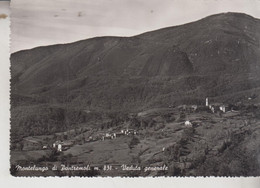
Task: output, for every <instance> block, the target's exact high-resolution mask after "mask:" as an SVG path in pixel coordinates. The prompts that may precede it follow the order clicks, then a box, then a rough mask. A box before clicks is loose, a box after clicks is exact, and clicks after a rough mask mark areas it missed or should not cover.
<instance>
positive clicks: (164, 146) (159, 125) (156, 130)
mask: <svg viewBox="0 0 260 188" xmlns="http://www.w3.org/2000/svg"><path fill="white" fill-rule="evenodd" d="M248 100H249V99H248ZM242 115H243V116H244V117H242ZM130 117H131V118H130V119H128V121H125V122H122V124H121V125H120V126H116V127H110V128H107V129H103V128H101V127H97V126H93V127H89V126H85V125H82V126H81V127H77V128H75V129H71V130H67V131H65V132H59V133H55V134H54V135H41V136H30V137H26V138H23V141H22V144H21V143H18V144H17V145H18V146H17V147H16V150H15V152H17V153H20V155H19V157H18V158H16V159H11V160H13V162H14V163H15V162H17V161H18V162H19V161H21V160H24V156H25V155H26V152H36V153H37V155H35V160H38V158H41V157H42V156H43V155H48V152H49V151H55V152H56V153H57V155H61V156H64V155H65V156H67V155H70V156H72V157H73V158H74V160H73V161H75V162H76V163H79V162H80V161H81V162H80V163H82V164H83V163H85V162H90V163H94V164H100V163H103V164H109V163H111V164H114V165H120V164H121V163H123V164H125V163H126V164H132V163H134V164H136V162H138V164H139V163H141V164H144V165H145V164H147V165H148V164H149V165H152V164H154V165H158V164H160V165H164V164H165V160H166V159H164V158H165V157H166V156H168V155H169V151H171V150H176V147H177V148H179V149H177V150H179V153H178V155H177V158H176V159H177V161H175V162H174V164H175V167H176V168H180V169H181V173H183V172H184V170H185V169H186V168H191V167H192V164H193V160H195V159H196V157H197V156H200V155H201V154H200V153H201V152H203V153H205V155H206V154H208V155H212V156H215V155H218V154H219V152H220V151H222V148H223V147H226V145H228V144H230V142H231V137H232V134H233V133H234V132H239V133H240V132H241V130H242V131H244V130H248V129H250V126H249V125H254V126H257V122H258V121H256V120H254V119H253V118H252V117H250V118H249V116H248V114H243V113H242V112H241V111H240V107H239V106H237V105H230V104H229V105H228V104H223V103H213V102H210V100H209V98H208V97H207V98H206V99H205V103H204V105H180V106H177V107H172V106H169V107H168V108H155V109H149V110H146V111H142V112H139V113H136V114H131V115H130ZM243 134H244V133H243ZM216 135H218V136H217V137H216ZM218 137H219V138H218ZM212 138H213V139H212ZM223 139H224V140H223ZM187 144H188V145H187ZM174 148H175V149H174ZM181 148H184V149H181ZM194 149H196V150H198V151H200V152H198V151H197V152H195V151H196V150H195V151H193V150H194ZM194 152H195V153H194ZM171 155H172V154H171ZM171 155H170V156H168V158H171ZM37 156H38V157H37ZM176 159H175V160H176ZM45 160H46V159H45ZM56 160H57V161H58V160H59V157H58V158H57V159H56ZM104 161H105V162H104ZM166 161H167V160H166ZM195 161H196V160H195Z"/></svg>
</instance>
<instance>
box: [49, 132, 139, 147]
mask: <svg viewBox="0 0 260 188" xmlns="http://www.w3.org/2000/svg"><path fill="white" fill-rule="evenodd" d="M136 134H137V131H136V130H134V129H122V130H121V131H120V132H115V133H100V134H99V135H97V136H96V137H94V136H90V137H89V138H88V139H87V140H86V142H94V141H98V140H101V141H104V140H112V139H116V138H118V137H121V136H128V135H136ZM74 144H75V142H74V141H60V140H58V141H55V142H54V143H53V144H52V148H53V149H55V150H57V151H58V152H62V151H66V150H67V149H69V148H70V147H71V146H73V145H74Z"/></svg>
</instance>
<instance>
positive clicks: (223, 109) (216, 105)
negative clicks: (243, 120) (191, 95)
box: [206, 98, 233, 113]
mask: <svg viewBox="0 0 260 188" xmlns="http://www.w3.org/2000/svg"><path fill="white" fill-rule="evenodd" d="M206 106H207V107H209V109H210V110H211V112H212V113H216V112H217V111H221V112H223V113H226V112H228V111H232V110H233V107H232V106H231V105H226V104H220V103H214V104H209V99H208V98H206Z"/></svg>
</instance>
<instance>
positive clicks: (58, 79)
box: [11, 13, 260, 110]
mask: <svg viewBox="0 0 260 188" xmlns="http://www.w3.org/2000/svg"><path fill="white" fill-rule="evenodd" d="M259 30H260V23H259V19H255V18H253V17H251V16H248V15H246V14H241V13H224V14H217V15H212V16H208V17H206V18H203V19H201V20H199V21H195V22H192V23H187V24H184V25H180V26H173V27H168V28H163V29H159V30H155V31H151V32H146V33H143V34H140V35H136V36H132V37H108V36H106V37H96V38H91V39H87V40H81V41H77V42H74V43H69V44H58V45H51V46H46V47H37V48H34V49H31V50H25V51H20V52H16V53H14V54H12V55H11V63H12V66H11V74H12V81H11V86H12V91H13V93H16V94H18V95H25V96H36V97H38V98H41V100H43V101H46V102H47V103H49V102H50V101H53V100H54V101H59V102H58V103H61V104H63V103H66V104H68V103H69V104H71V105H72V106H77V104H78V103H80V102H79V101H82V104H81V105H82V106H84V107H82V108H95V107H97V106H100V108H104V109H120V108H121V106H125V107H124V108H125V109H128V110H129V109H135V110H137V109H139V108H137V104H139V105H140V107H141V108H143V107H144V108H149V107H148V106H154V105H155V106H157V105H159V104H158V103H160V102H162V104H161V105H164V106H165V105H167V104H176V105H177V104H181V103H183V102H185V101H187V100H188V101H189V100H190V101H189V102H188V103H194V102H195V101H198V100H199V101H201V102H200V103H202V101H203V100H204V98H205V97H207V96H210V97H213V98H214V97H220V96H224V95H232V94H235V93H236V92H241V91H246V90H251V89H254V90H258V87H259V85H258V84H257V83H258V81H259V78H258V76H257V75H259V73H260V67H259V61H258V59H259V54H260V53H259V51H260V50H259V39H260V34H259V32H257V31H259ZM104 88H105V89H104ZM16 91H18V92H16ZM129 91H131V92H129ZM157 92H158V93H157ZM94 95H97V97H95V96H94ZM45 96H48V97H45ZM61 98H66V99H63V100H61ZM68 98H69V99H68ZM102 98H103V101H102V100H101V101H102V102H101V101H100V100H99V99H102ZM129 98H132V99H131V100H132V101H133V102H134V103H136V104H135V105H134V106H133V107H130V106H132V105H133V104H132V102H129V100H130V99H129ZM185 98H186V99H185ZM238 98H241V97H238ZM131 100H130V101H131ZM225 100H226V101H227V100H228V99H225ZM84 101H88V102H84ZM91 101H92V102H91ZM120 101H121V102H120ZM156 101H157V102H156ZM84 103H86V104H84ZM90 103H91V105H88V104H90ZM83 104H84V105H83ZM122 104H123V105H122ZM148 104H151V105H148ZM147 105H148V106H147Z"/></svg>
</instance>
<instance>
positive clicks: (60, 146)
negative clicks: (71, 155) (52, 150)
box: [57, 144, 62, 152]
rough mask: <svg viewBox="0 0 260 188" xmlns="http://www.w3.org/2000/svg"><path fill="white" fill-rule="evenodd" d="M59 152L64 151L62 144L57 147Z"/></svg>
mask: <svg viewBox="0 0 260 188" xmlns="http://www.w3.org/2000/svg"><path fill="white" fill-rule="evenodd" d="M57 151H59V152H61V151H62V145H61V144H58V146H57Z"/></svg>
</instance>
